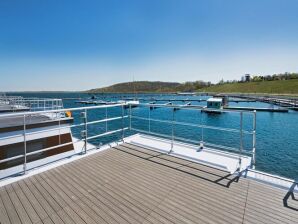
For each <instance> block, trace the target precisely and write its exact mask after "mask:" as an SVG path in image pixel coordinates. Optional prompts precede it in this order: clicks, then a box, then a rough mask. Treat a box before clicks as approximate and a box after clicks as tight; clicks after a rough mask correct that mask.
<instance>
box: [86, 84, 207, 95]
mask: <svg viewBox="0 0 298 224" xmlns="http://www.w3.org/2000/svg"><path fill="white" fill-rule="evenodd" d="M208 84H209V85H210V83H205V82H202V81H196V82H186V83H178V82H149V81H137V82H124V83H118V84H115V85H112V86H108V87H104V88H97V89H91V90H88V91H86V92H88V93H133V92H137V93H150V92H151V93H152V92H161V93H162V92H163V93H170V92H193V91H196V90H198V89H200V88H202V87H204V86H207V85H208Z"/></svg>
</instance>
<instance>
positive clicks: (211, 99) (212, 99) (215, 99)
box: [207, 98, 222, 102]
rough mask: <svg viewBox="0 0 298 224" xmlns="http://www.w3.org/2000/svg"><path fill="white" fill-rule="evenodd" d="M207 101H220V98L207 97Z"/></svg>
mask: <svg viewBox="0 0 298 224" xmlns="http://www.w3.org/2000/svg"><path fill="white" fill-rule="evenodd" d="M207 102H222V98H209V99H208V100H207Z"/></svg>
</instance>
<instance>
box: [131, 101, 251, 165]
mask: <svg viewBox="0 0 298 224" xmlns="http://www.w3.org/2000/svg"><path fill="white" fill-rule="evenodd" d="M139 106H140V107H146V108H148V109H149V112H148V117H142V116H135V115H133V108H132V107H131V106H130V107H129V129H130V130H132V131H136V132H141V133H146V134H151V135H157V136H160V137H165V138H168V139H170V140H171V148H170V151H169V152H171V151H172V150H173V145H174V142H175V141H176V140H177V141H179V140H180V141H186V142H190V143H193V144H196V145H198V146H199V147H200V148H203V147H204V146H209V147H213V148H217V149H222V150H225V151H226V150H227V151H231V152H234V153H237V154H239V156H240V159H239V162H240V165H241V156H242V155H250V156H251V157H252V168H254V167H255V163H256V111H230V110H212V112H218V113H238V114H239V115H240V119H239V129H235V128H225V127H218V126H212V125H208V124H204V123H203V121H202V119H201V122H200V123H189V122H182V121H178V120H176V119H175V114H176V111H178V110H196V111H199V112H204V108H200V107H187V106H175V105H162V104H153V105H152V104H139ZM153 107H154V108H170V109H172V112H171V113H172V114H171V115H168V117H171V119H170V120H162V119H154V118H152V117H151V109H150V108H153ZM244 114H251V115H252V130H244V127H243V115H244ZM133 119H135V120H141V121H143V122H148V130H144V129H140V128H136V127H133V125H132V120H133ZM152 122H157V123H161V124H167V125H169V126H170V127H171V134H170V135H169V134H164V133H163V134H161V133H158V132H154V131H152V124H151V123H152ZM177 125H182V126H187V127H195V128H200V129H201V136H198V139H190V138H183V137H179V136H177V135H176V133H175V130H176V126H177ZM206 129H209V130H217V131H222V132H233V133H236V134H237V133H238V134H239V139H240V141H239V147H238V148H235V147H230V146H224V145H219V144H215V143H212V142H207V141H205V140H204V137H205V133H204V130H206ZM244 135H251V136H252V148H251V149H250V150H245V151H244V149H243V145H244Z"/></svg>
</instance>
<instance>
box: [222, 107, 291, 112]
mask: <svg viewBox="0 0 298 224" xmlns="http://www.w3.org/2000/svg"><path fill="white" fill-rule="evenodd" d="M224 109H226V110H248V111H254V110H255V111H262V112H280V113H286V112H289V110H288V109H287V108H258V107H229V106H227V107H224Z"/></svg>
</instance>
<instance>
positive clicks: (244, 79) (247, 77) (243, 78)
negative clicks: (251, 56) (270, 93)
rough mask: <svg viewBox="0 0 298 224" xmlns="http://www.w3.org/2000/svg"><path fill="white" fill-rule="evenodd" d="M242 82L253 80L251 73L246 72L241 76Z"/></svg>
mask: <svg viewBox="0 0 298 224" xmlns="http://www.w3.org/2000/svg"><path fill="white" fill-rule="evenodd" d="M241 81H242V82H250V81H251V75H250V74H245V75H244V76H242V77H241Z"/></svg>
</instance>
